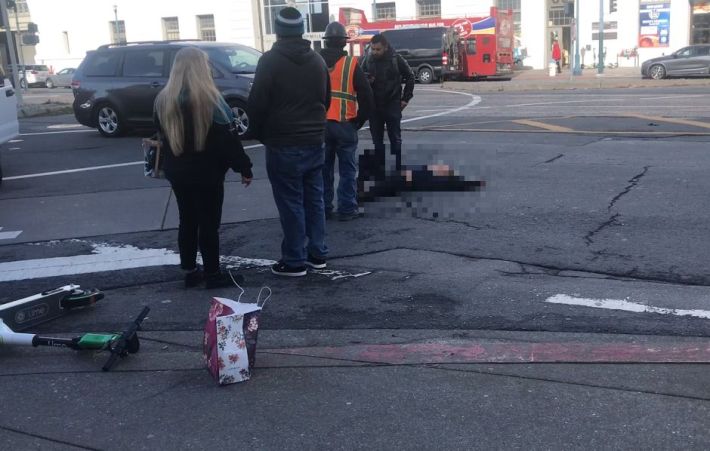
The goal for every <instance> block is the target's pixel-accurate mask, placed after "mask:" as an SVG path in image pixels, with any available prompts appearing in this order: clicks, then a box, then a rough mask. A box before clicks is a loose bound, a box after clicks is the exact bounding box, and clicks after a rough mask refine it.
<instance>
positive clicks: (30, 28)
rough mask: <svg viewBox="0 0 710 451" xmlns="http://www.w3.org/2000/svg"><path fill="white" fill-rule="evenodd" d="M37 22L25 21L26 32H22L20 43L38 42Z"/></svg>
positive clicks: (32, 43)
mask: <svg viewBox="0 0 710 451" xmlns="http://www.w3.org/2000/svg"><path fill="white" fill-rule="evenodd" d="M38 31H39V29H38V28H37V24H36V23H34V22H28V23H27V33H22V43H23V44H24V45H37V44H39V36H37V32H38Z"/></svg>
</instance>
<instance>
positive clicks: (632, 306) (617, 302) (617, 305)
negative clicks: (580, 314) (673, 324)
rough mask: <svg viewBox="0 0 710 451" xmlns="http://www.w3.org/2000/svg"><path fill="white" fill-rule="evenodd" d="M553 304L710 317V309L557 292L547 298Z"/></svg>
mask: <svg viewBox="0 0 710 451" xmlns="http://www.w3.org/2000/svg"><path fill="white" fill-rule="evenodd" d="M545 302H549V303H551V304H565V305H578V306H581V307H593V308H603V309H609V310H623V311H625V312H635V313H659V314H662V315H676V316H692V317H695V318H703V319H710V311H709V310H683V309H671V308H663V307H654V306H652V305H646V304H640V303H638V302H629V301H625V300H622V299H589V298H578V297H574V296H568V295H566V294H556V295H554V296H552V297H549V298H547V299H546V300H545Z"/></svg>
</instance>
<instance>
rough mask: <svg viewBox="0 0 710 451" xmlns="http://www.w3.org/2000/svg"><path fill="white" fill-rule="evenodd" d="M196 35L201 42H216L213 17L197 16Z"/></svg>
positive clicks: (210, 15)
mask: <svg viewBox="0 0 710 451" xmlns="http://www.w3.org/2000/svg"><path fill="white" fill-rule="evenodd" d="M197 34H198V35H199V36H200V39H202V40H203V41H216V40H217V33H216V32H215V29H214V16H213V15H212V14H209V15H206V16H197Z"/></svg>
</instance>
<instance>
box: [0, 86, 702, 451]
mask: <svg viewBox="0 0 710 451" xmlns="http://www.w3.org/2000/svg"><path fill="white" fill-rule="evenodd" d="M624 92H626V91H624ZM683 92H684V93H686V91H683ZM691 93H692V92H691ZM617 94H619V95H621V94H623V93H615V92H612V93H609V94H608V95H610V96H611V95H614V96H616V95H617ZM535 95H536V96H538V95H541V94H535ZM580 95H584V94H582V93H578V94H576V96H574V95H572V94H564V95H563V94H550V96H551V100H552V101H554V100H557V96H560V99H562V100H560V101H561V102H565V101H568V100H566V99H567V98H568V97H565V96H569V98H572V99H575V101H576V99H578V98H579V96H580ZM601 95H602V96H603V95H607V94H603V93H602V94H601ZM649 95H650V94H649ZM685 95H689V94H687V93H686V94H685ZM698 95H701V96H704V95H705V94H704V93H699V94H698ZM415 99H417V101H418V102H421V105H422V106H421V108H422V110H424V109H425V107H427V106H430V104H436V105H443V106H451V107H458V106H460V105H461V104H465V103H466V102H467V101H468V100H467V99H466V98H463V99H458V98H457V97H456V96H451V97H446V96H443V95H441V96H439V95H435V94H431V95H429V94H426V93H425V92H424V91H421V92H418V96H417V97H415ZM497 99H499V101H501V102H508V104H510V105H513V104H514V102H521V100H520V99H518V98H516V97H515V96H502V97H499V98H497ZM543 100H544V98H543ZM486 101H489V103H486ZM526 101H528V102H530V103H537V99H534V98H533V99H530V100H526ZM703 102H704V100H703ZM687 103H688V105H689V106H688V108H691V107H692V102H691V101H688V102H687ZM482 105H483V106H493V107H495V106H496V104H495V103H490V100H489V99H484V101H483V103H482ZM698 105H705V103H702V102H700V101H698ZM412 106H413V107H414V108H413V109H412V110H411V111H409V112H407V114H411V115H414V114H415V113H416V107H417V104H416V103H413V104H412ZM599 106H600V105H598V104H595V108H597V107H599ZM510 109H511V110H512V107H511V108H510ZM491 110H493V108H491ZM491 110H476V109H475V108H471V109H469V110H466V111H461V112H458V113H457V115H456V116H453V117H443V118H442V117H437V118H435V119H432V120H431V121H430V122H431V123H435V124H441V123H442V122H443V121H445V120H446V121H449V122H450V123H452V124H456V123H463V122H465V121H467V120H471V119H472V118H473V119H485V117H483V118H481V117H480V116H483V115H485V111H491ZM522 114H523V112H521V115H522ZM709 116H710V115H709ZM595 119H596V122H595V124H601V125H604V121H605V120H606V121H608V123H609V126H610V127H612V126H613V127H615V129H617V128H622V127H623V125H624V124H623V123H621V122H620V121H622V120H623V119H620V118H611V117H610V118H595ZM69 120H70V118H66V117H64V118H62V117H59V118H51V119H48V118H45V119H41V118H37V119H33V120H31V121H27V122H24V123H23V127H25V131H35V132H36V131H41V130H43V128H42V127H45V126H46V125H47V124H50V123H54V122H57V121H60V122H61V121H69ZM428 124H429V122H427V121H425V123H421V124H418V125H422V126H423V127H421V128H422V129H425V128H426V127H425V126H426V125H428ZM361 140H362V142H363V143H366V142H367V135H366V134H365V133H362V134H361ZM138 142H139V137H138V136H127V137H124V138H120V139H116V140H104V139H102V138H99V137H98V136H94V134H93V133H78V134H68V135H67V136H64V137H63V139H62V140H57V139H56V137H52V136H51V135H50V136H31V137H30V136H28V137H25V138H24V142H23V143H22V144H21V146H22V152H24V153H22V154H20V153H16V154H11V153H5V152H3V164H4V169H5V170H6V176H7V175H11V174H12V173H13V171H15V172H14V173H15V174H20V173H24V174H27V173H30V172H32V171H36V172H48V171H52V170H59V169H62V168H64V167H65V165H66V164H67V162H70V163H71V164H72V165H74V166H90V165H91V166H99V165H106V164H118V163H125V162H129V161H133V160H135V159H136V158H138V157H137V155H138V150H137V149H138ZM50 149H51V151H50ZM249 152H250V154H251V155H252V157H253V159H254V161H255V171H254V172H255V181H254V183H253V185H252V186H251V187H249V189H248V190H245V189H243V188H242V187H241V186H239V183H238V180H237V178H236V177H234V175H233V174H231V175H230V176H229V178H228V183H227V187H226V196H225V208H224V211H225V217H224V225H223V227H222V232H221V237H222V241H221V250H222V254H223V255H224V256H225V262H232V263H233V262H235V261H237V262H238V261H239V260H238V259H237V258H236V257H244V258H251V259H272V260H273V259H277V258H278V255H279V247H280V226H279V223H278V220H277V218H276V212H275V209H274V207H273V201H272V200H271V194H270V187H269V185H268V182H267V180H266V178H265V177H266V176H265V170H264V165H263V154H262V151H261V150H260V149H258V148H253V149H250V150H249ZM28 155H29V156H30V157H31V158H28V157H27V156H28ZM20 157H22V158H20ZM33 160H34V161H33ZM404 160H405V162H407V163H410V164H422V163H425V162H429V161H440V162H443V163H444V164H450V165H452V166H455V167H456V168H457V169H458V170H459V171H460V173H461V174H462V175H464V176H466V177H470V178H474V177H480V178H483V179H484V180H486V182H487V189H486V190H485V191H483V192H480V193H407V194H404V195H403V196H401V197H400V198H396V199H385V200H383V201H382V202H377V203H374V204H368V205H366V206H365V216H364V217H363V218H360V219H357V220H355V221H351V222H337V221H333V222H328V244H329V246H330V248H331V254H330V256H329V261H328V264H329V268H328V269H329V270H334V271H340V272H342V273H348V274H364V273H369V274H367V275H363V276H361V277H346V278H335V277H333V275H332V274H330V275H329V274H327V273H325V272H321V273H313V274H309V275H308V276H307V277H305V278H301V279H294V280H291V279H282V278H276V277H274V276H273V275H271V274H270V272H269V271H268V268H267V267H266V266H264V264H263V262H260V261H255V262H252V263H250V264H245V265H242V266H240V269H239V270H238V271H239V272H240V273H242V274H243V275H244V276H245V278H246V282H245V288H246V290H247V296H253V295H255V294H256V292H258V289H259V288H260V287H261V286H264V285H268V286H270V287H271V289H272V290H273V292H274V297H273V298H272V299H271V300H270V301H269V304H267V308H266V309H265V311H264V314H263V317H262V327H261V332H260V338H259V348H258V351H257V368H256V371H255V372H254V377H253V379H252V380H250V381H249V382H247V383H244V384H237V385H233V386H229V387H224V388H220V389H218V388H216V387H214V386H213V385H212V381H211V380H210V379H209V377H208V375H207V373H206V371H205V370H204V367H203V362H202V356H201V339H202V328H203V325H204V321H205V316H206V311H207V310H206V309H207V306H208V303H209V299H210V297H211V296H227V297H229V296H232V297H233V296H234V290H230V289H222V290H214V291H210V292H208V291H205V290H185V289H183V288H182V279H181V274H180V273H179V272H178V271H177V270H176V269H175V268H174V267H172V266H165V265H158V266H146V267H142V268H134V269H125V270H121V271H104V272H94V273H88V274H77V275H75V276H73V277H65V276H63V277H37V278H34V279H25V280H11V281H7V282H0V302H7V301H9V300H13V299H17V298H20V297H23V296H29V295H32V294H35V293H37V292H39V291H41V290H43V289H47V288H53V287H55V286H59V285H63V284H65V283H69V282H74V283H79V284H81V285H82V286H85V287H90V286H96V287H100V288H102V289H103V290H104V291H105V293H106V298H105V299H104V300H102V301H101V302H100V303H99V304H97V305H96V307H95V308H92V309H89V310H84V311H77V312H76V313H74V314H71V315H67V316H65V317H63V318H60V319H58V320H55V321H52V322H50V323H46V324H44V325H41V326H37V327H36V328H35V329H34V330H33V332H38V333H44V334H58V335H62V336H64V335H65V334H68V335H70V336H71V335H72V334H76V333H80V332H85V331H107V330H108V331H110V330H115V328H116V327H119V326H121V325H123V324H124V323H126V322H127V321H128V320H130V319H131V318H132V317H134V316H135V314H137V313H138V311H139V310H140V308H141V306H143V305H147V306H149V307H151V313H150V316H149V317H148V319H147V320H146V321H145V324H144V332H142V334H141V338H142V349H141V352H140V353H138V354H136V355H131V356H130V357H129V358H127V359H125V360H124V361H122V362H121V363H120V365H119V366H118V367H117V368H116V370H115V371H112V372H111V373H107V374H106V373H102V372H101V371H100V365H101V363H103V360H104V356H103V355H96V354H93V353H74V352H73V351H66V350H61V349H51V348H49V349H48V348H0V362H1V363H2V365H0V381H2V384H3V390H2V391H1V393H0V402H1V403H2V405H3V407H4V409H7V410H8V411H11V412H12V415H6V416H4V417H3V418H2V420H0V448H3V449H62V450H63V449H127V448H130V449H150V450H153V449H205V448H207V447H212V446H220V447H223V446H224V445H225V443H227V442H226V440H234V438H235V437H237V434H240V435H239V436H238V438H239V439H240V440H242V441H243V442H244V443H247V444H248V446H251V447H254V448H258V449H277V448H278V449H314V448H326V447H327V448H333V449H361V448H362V449H366V448H367V449H414V448H417V449H435V448H436V449H441V448H452V449H461V448H467V449H470V448H482V449H590V448H591V449H597V448H598V449H637V448H638V449H646V448H647V449H677V448H683V449H707V448H708V447H710V434H708V433H707V431H706V429H707V427H706V426H707V419H708V418H710V412H709V411H708V410H709V408H708V406H709V404H708V400H709V399H710V396H709V395H708V393H710V385H709V383H708V381H709V379H708V378H707V377H706V373H707V365H706V364H700V363H697V361H692V359H690V358H688V356H689V355H691V352H692V351H693V350H695V351H698V350H700V351H703V352H706V351H708V341H707V339H708V336H710V329H709V328H708V320H705V319H701V318H697V317H692V316H678V315H676V314H673V313H677V312H678V311H686V310H691V311H695V310H698V311H705V310H710V261H708V259H707V255H710V242H708V240H707V239H706V235H707V224H708V223H709V222H710V210H708V209H707V207H706V205H707V193H708V192H710V179H708V177H707V176H706V175H707V173H708V170H710V154H708V152H707V137H698V136H687V137H684V136H679V135H674V136H669V137H663V138H657V139H638V138H637V137H629V138H622V137H618V136H616V137H614V138H613V139H612V138H607V137H604V136H581V135H574V134H556V133H546V134H528V135H522V134H519V133H516V134H506V133H504V132H502V133H475V134H472V133H466V132H450V133H447V134H443V133H442V132H441V131H437V132H428V131H426V130H422V131H409V132H406V133H405V155H404ZM30 162H32V163H33V165H34V166H33V165H31V164H30ZM5 165H7V166H5ZM8 171H9V172H8ZM9 212H11V214H10V213H9ZM117 212H118V213H117ZM176 224H177V222H176V211H175V208H174V204H173V203H172V200H171V199H170V196H169V189H168V188H167V186H166V185H165V183H164V182H161V181H154V180H145V179H144V178H143V177H142V175H141V174H140V167H139V166H127V167H117V168H114V169H111V170H110V171H104V172H101V171H93V172H84V173H76V174H74V173H69V174H63V175H61V176H57V177H45V178H35V179H21V180H15V181H11V182H5V183H4V184H3V189H2V190H1V191H0V227H3V228H5V230H23V233H22V234H21V235H20V236H19V237H18V239H17V240H14V241H13V242H5V243H2V244H0V270H1V268H3V267H2V265H3V264H6V263H9V262H16V261H24V260H39V259H60V258H64V257H71V256H76V255H88V254H91V253H92V251H93V249H94V247H93V245H95V244H102V243H103V244H108V245H111V246H122V245H131V246H135V247H137V248H139V249H168V250H173V251H175V250H176V238H177V232H176V230H175V227H176ZM57 261H59V260H57ZM27 270H28V271H31V270H33V269H32V268H28V269H27ZM559 294H564V295H566V296H569V297H575V298H582V299H591V300H597V301H599V302H598V304H599V305H596V306H595V305H589V306H580V305H566V304H558V303H552V302H548V299H550V298H551V297H552V296H556V295H559ZM609 299H612V300H619V301H622V300H623V301H626V302H634V303H639V304H643V305H650V306H655V307H658V308H664V309H668V311H669V312H670V313H669V314H660V313H637V312H630V311H621V310H615V309H610V308H601V305H602V302H601V301H603V300H609ZM538 345H539V346H542V347H544V348H545V349H548V350H552V351H554V352H559V353H560V356H563V353H562V350H564V349H566V348H565V346H571V345H574V346H577V345H580V346H583V351H584V352H583V353H581V354H580V355H579V356H578V357H579V359H582V360H583V359H584V357H585V356H594V355H598V354H599V353H601V352H602V351H604V350H606V349H609V347H611V348H613V347H614V346H621V347H623V346H626V347H627V348H628V349H629V350H632V349H637V348H638V347H641V348H643V349H646V350H650V351H649V352H656V354H657V355H658V356H659V358H661V359H666V360H667V361H673V362H676V363H672V364H663V363H660V364H659V363H657V364H648V363H634V364H629V363H624V362H625V360H624V359H626V360H628V361H631V360H632V359H641V360H643V359H642V357H639V356H638V355H631V353H630V352H631V351H628V352H629V353H627V354H625V353H624V352H618V353H617V354H615V355H614V356H613V359H612V360H613V362H612V361H610V362H609V363H607V364H591V363H579V361H577V362H576V363H569V362H568V363H562V362H563V358H562V357H560V359H559V360H556V361H555V362H554V363H536V362H535V360H534V356H533V355H532V354H526V350H528V349H530V346H538ZM368 346H372V350H371V352H372V353H374V352H375V351H374V350H377V349H381V347H382V346H392V347H393V348H387V352H384V351H377V352H379V354H376V355H375V356H374V357H377V358H376V359H375V358H373V359H371V360H358V359H357V358H355V357H354V356H356V355H357V354H356V352H355V351H358V352H359V350H361V349H362V348H363V347H365V348H367V347H368ZM378 346H379V347H380V348H378ZM417 346H420V347H424V348H426V347H427V346H430V347H436V346H441V349H444V350H446V349H448V348H446V346H461V347H464V348H467V349H479V348H476V347H477V346H478V347H481V346H482V347H484V348H485V347H486V346H491V349H506V350H508V352H509V353H508V354H506V355H505V357H506V358H507V359H508V360H506V361H505V362H506V363H500V362H496V361H494V360H493V359H491V360H490V361H487V362H484V363H470V362H461V361H453V360H452V361H447V362H446V363H441V362H438V361H435V360H436V359H429V360H428V359H427V358H426V355H424V356H423V357H422V356H419V357H421V359H420V360H414V363H407V364H402V363H398V361H397V360H396V359H395V356H400V355H401V353H404V352H405V351H406V350H407V349H410V348H408V347H417ZM293 349H297V350H299V353H295V354H292V353H289V352H290V351H289V350H293ZM333 349H335V351H337V352H336V353H335V354H332V355H331V354H328V353H332V352H335V351H333ZM427 349H428V348H427ZM486 349H488V348H486ZM575 349H576V348H575ZM555 350H556V351H555ZM300 351H302V352H300ZM306 351H308V352H306ZM408 357H409V358H413V357H412V355H408ZM415 357H417V356H415ZM438 357H440V356H438ZM684 359H685V360H684ZM405 360H406V359H405ZM407 361H409V360H407ZM681 361H682V362H681ZM372 362H376V363H372ZM679 362H680V363H679ZM225 431H228V432H225ZM234 431H244V432H238V433H237V432H234Z"/></svg>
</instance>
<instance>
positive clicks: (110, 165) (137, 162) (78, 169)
mask: <svg viewBox="0 0 710 451" xmlns="http://www.w3.org/2000/svg"><path fill="white" fill-rule="evenodd" d="M255 147H261V144H254V145H251V146H246V147H244V148H245V149H252V148H255ZM139 164H145V161H131V162H129V163H116V164H106V165H103V166H89V167H86V168H76V169H64V170H62V171H52V172H40V173H37V174H25V175H15V176H12V177H5V178H4V179H3V180H19V179H32V178H37V177H47V176H50V175H60V174H71V173H74V172H86V171H97V170H99V169H112V168H120V167H123V166H135V165H139Z"/></svg>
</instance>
